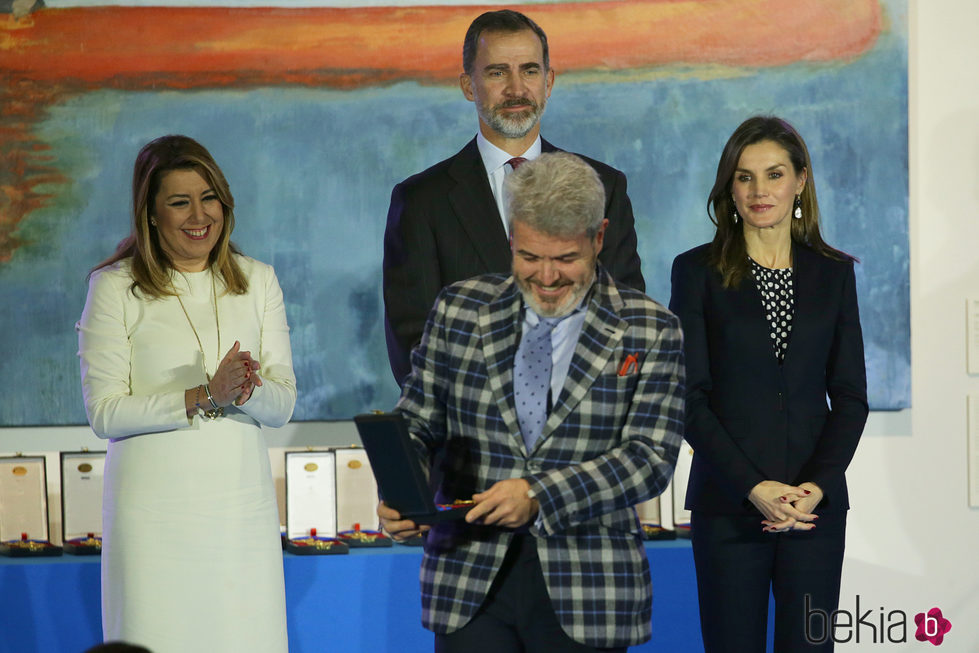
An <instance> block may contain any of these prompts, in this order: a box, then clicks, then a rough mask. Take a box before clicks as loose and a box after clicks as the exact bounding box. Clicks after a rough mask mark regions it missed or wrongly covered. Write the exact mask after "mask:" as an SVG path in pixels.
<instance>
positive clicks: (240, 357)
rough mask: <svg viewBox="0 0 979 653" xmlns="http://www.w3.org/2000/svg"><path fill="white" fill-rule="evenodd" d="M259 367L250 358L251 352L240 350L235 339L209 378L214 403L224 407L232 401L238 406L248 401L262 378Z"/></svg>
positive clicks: (239, 345) (260, 383)
mask: <svg viewBox="0 0 979 653" xmlns="http://www.w3.org/2000/svg"><path fill="white" fill-rule="evenodd" d="M259 369H261V365H259V363H258V361H256V360H255V359H254V358H252V355H251V352H248V351H241V343H240V342H238V341H237V340H236V341H235V344H234V345H233V346H232V347H231V349H229V350H228V353H227V354H225V356H224V358H223V359H221V362H220V363H219V364H218V369H217V371H216V372H215V373H214V377H213V378H211V383H210V388H211V397H212V398H213V399H214V403H216V404H217V405H218V406H221V407H224V406H228V405H230V404H231V403H232V402H234V404H235V405H237V406H240V405H242V404H243V403H245V402H246V401H248V399H249V397H251V394H252V391H253V390H254V389H255V386H259V385H262V379H261V377H259V376H258V370H259Z"/></svg>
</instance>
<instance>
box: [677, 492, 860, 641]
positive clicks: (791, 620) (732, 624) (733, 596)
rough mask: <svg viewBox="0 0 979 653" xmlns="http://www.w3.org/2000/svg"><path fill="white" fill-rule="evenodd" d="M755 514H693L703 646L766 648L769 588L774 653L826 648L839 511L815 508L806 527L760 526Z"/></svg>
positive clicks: (838, 553) (839, 549) (840, 533)
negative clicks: (779, 529)
mask: <svg viewBox="0 0 979 653" xmlns="http://www.w3.org/2000/svg"><path fill="white" fill-rule="evenodd" d="M762 519H763V517H762V515H761V514H760V513H758V514H737V515H726V514H707V513H703V512H699V511H694V512H693V513H692V519H691V537H692V539H693V556H694V564H695V565H696V568H697V592H698V594H699V598H700V628H701V633H702V634H703V638H704V651H705V653H765V639H766V634H767V633H766V631H767V626H768V599H769V592H771V595H772V596H773V597H774V599H775V638H774V641H775V653H796V652H798V653H803V652H805V653H813V652H816V651H819V652H820V653H823V652H825V651H832V650H833V638H832V631H831V630H830V626H831V618H832V614H833V611H834V610H836V609H837V607H838V605H839V598H840V576H841V572H842V568H843V548H844V541H845V535H846V512H845V511H837V512H826V513H821V514H820V515H819V519H817V520H816V528H815V529H813V530H811V531H789V532H786V533H765V532H762V524H761V520H762Z"/></svg>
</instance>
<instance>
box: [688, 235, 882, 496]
mask: <svg viewBox="0 0 979 653" xmlns="http://www.w3.org/2000/svg"><path fill="white" fill-rule="evenodd" d="M707 248H708V246H707V245H702V246H700V247H697V248H695V249H692V250H690V251H688V252H686V253H684V254H681V255H680V256H678V257H676V259H675V260H674V261H673V276H672V279H673V292H672V295H671V298H670V309H671V310H673V312H675V313H676V314H677V316H678V317H679V318H680V322H681V324H682V326H683V332H684V353H685V355H686V363H687V417H686V433H685V436H684V437H685V438H686V440H687V441H688V442H689V443H690V445H691V446H692V447H693V450H694V459H693V464H692V468H691V471H690V480H689V484H688V486H687V499H686V506H687V508H688V509H690V510H700V511H703V512H707V513H739V512H743V511H752V510H754V507H753V506H752V505H751V504H750V503H749V502H748V501H747V495H748V493H749V492H750V491H751V489H752V488H753V487H754V486H755V485H756V484H757V483H759V482H761V481H764V480H776V481H782V482H784V483H789V484H798V483H802V482H804V481H810V482H813V483H815V484H816V485H818V486H819V487H820V488H821V489H822V490H823V493H824V495H825V498H824V499H823V502H822V503H821V504H820V506H819V509H820V510H845V509H847V508H848V507H849V503H848V500H847V491H846V480H845V478H844V472H845V470H846V468H847V465H848V464H849V463H850V459H851V458H852V457H853V452H854V451H855V449H856V446H857V441H858V440H859V438H860V434H861V433H862V432H863V427H864V423H865V422H866V419H867V412H868V410H867V380H866V373H865V371H864V358H863V337H862V335H861V331H860V318H859V315H858V311H857V292H856V282H855V278H854V274H853V264H852V263H850V262H842V261H836V260H833V259H829V258H827V257H825V256H822V255H819V254H816V253H815V252H813V251H812V250H810V249H809V248H807V247H805V246H802V245H793V248H792V258H793V285H794V289H795V316H794V318H793V320H792V333H791V335H790V338H789V346H788V349H787V351H786V354H785V359H784V361H783V363H782V364H781V365H780V364H779V363H778V361H777V359H776V358H775V355H774V353H773V350H772V344H771V338H770V329H769V324H768V322H767V320H766V317H765V313H764V310H763V308H762V302H761V296H760V294H759V292H758V290H757V288H756V286H755V283H754V280H753V279H752V278H750V277H749V278H747V279H746V280H744V281H743V282H742V283H741V284H740V286H739V287H738V288H736V289H725V288H723V287H722V286H721V277H720V274H719V273H717V272H716V271H715V270H714V269H712V268H710V267H709V266H708V263H707V258H706V257H707ZM827 395H828V397H829V401H830V405H829V406H827V402H826V398H827Z"/></svg>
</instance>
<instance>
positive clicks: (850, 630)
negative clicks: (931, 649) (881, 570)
mask: <svg viewBox="0 0 979 653" xmlns="http://www.w3.org/2000/svg"><path fill="white" fill-rule="evenodd" d="M805 609H806V610H805V614H806V641H807V642H809V643H810V644H824V643H826V642H827V641H829V640H832V641H833V642H835V643H836V644H845V643H846V642H855V643H857V644H860V643H870V644H900V643H903V642H907V641H908V615H907V613H906V612H905V611H904V610H885V609H884V608H883V607H877V608H869V609H866V610H863V609H861V605H860V595H859V594H857V595H856V605H855V607H854V610H853V611H850V610H846V609H843V608H840V609H839V610H834V611H833V612H831V613H829V612H827V611H826V610H823V609H820V608H817V607H813V606H812V600H811V597H810V595H808V594H806V597H805ZM914 624H915V626H916V627H917V629H916V630H915V633H914V638H915V639H916V640H918V641H919V642H930V643H931V644H932V645H934V646H941V644H942V641H943V640H944V639H945V635H946V634H947V633H948V631H950V630H952V622H951V621H949V620H948V619H946V618H945V616H944V615H942V611H941V609H939V608H937V607H936V608H932V609H931V610H929V611H928V612H919V613H918V614H916V615H915V616H914Z"/></svg>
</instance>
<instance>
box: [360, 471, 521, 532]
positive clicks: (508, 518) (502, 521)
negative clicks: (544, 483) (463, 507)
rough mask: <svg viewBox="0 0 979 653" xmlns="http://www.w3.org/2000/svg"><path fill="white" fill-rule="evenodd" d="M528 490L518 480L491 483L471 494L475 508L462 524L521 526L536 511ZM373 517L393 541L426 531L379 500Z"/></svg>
mask: <svg viewBox="0 0 979 653" xmlns="http://www.w3.org/2000/svg"><path fill="white" fill-rule="evenodd" d="M529 490H530V484H529V483H528V482H527V481H525V480H524V479H522V478H510V479H507V480H505V481H499V482H497V483H494V484H493V485H492V486H491V487H490V489H488V490H486V491H485V492H480V493H479V494H474V495H473V498H472V500H473V503H474V504H475V505H474V506H473V507H472V508H471V509H470V510H469V512H468V513H466V521H467V522H469V523H470V524H474V523H479V524H484V525H487V526H502V527H504V528H518V527H520V526H523V525H524V524H526V523H527V522H529V521H530V520H531V519H533V518H534V516H536V515H537V511H538V510H539V509H540V506H539V504H538V503H537V500H536V499H531V498H530V497H529V496H527V492H528V491H529ZM377 516H378V517H380V518H381V528H383V529H384V530H385V531H387V532H388V533H390V534H391V537H393V538H394V539H396V540H403V539H407V538H409V537H413V536H415V535H418V534H419V533H424V532H425V531H427V530H428V529H429V527H428V526H418V525H416V524H415V523H414V522H413V521H411V520H408V519H401V515H400V514H398V512H397V511H396V510H394V509H392V508H390V507H389V506H387V505H385V504H384V502H383V501H382V502H381V503H380V504H379V505H378V506H377Z"/></svg>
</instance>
